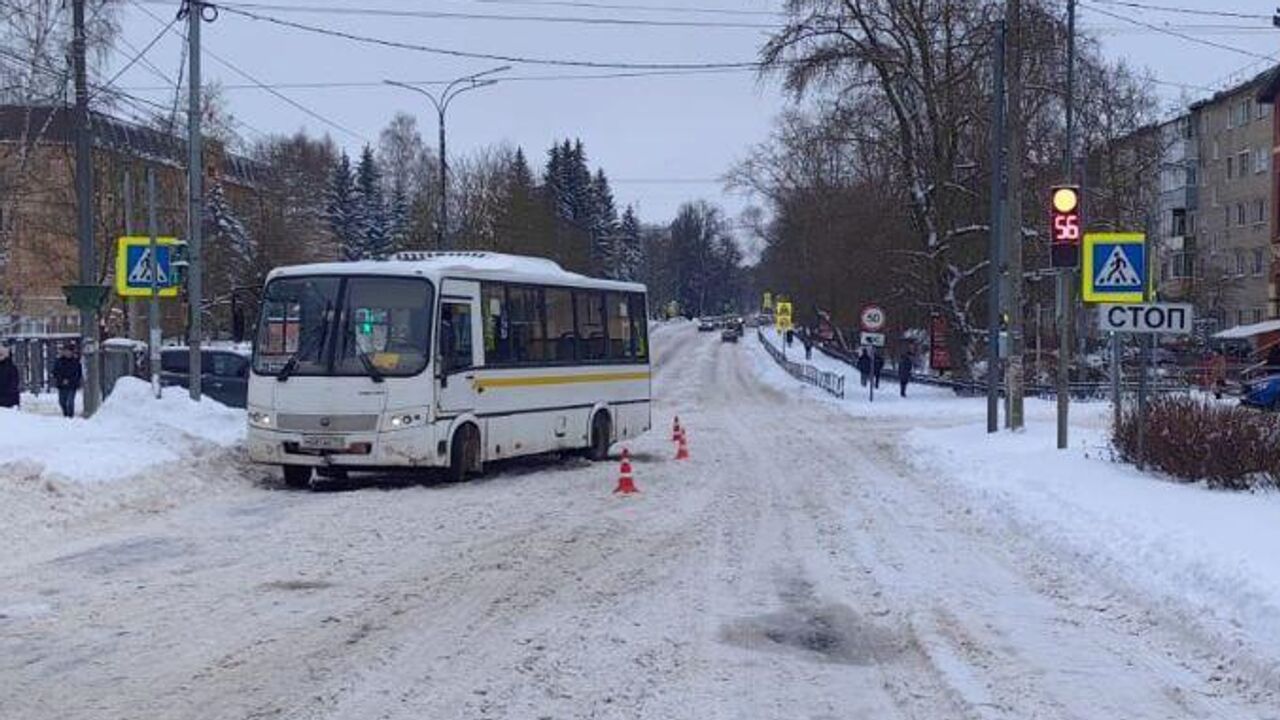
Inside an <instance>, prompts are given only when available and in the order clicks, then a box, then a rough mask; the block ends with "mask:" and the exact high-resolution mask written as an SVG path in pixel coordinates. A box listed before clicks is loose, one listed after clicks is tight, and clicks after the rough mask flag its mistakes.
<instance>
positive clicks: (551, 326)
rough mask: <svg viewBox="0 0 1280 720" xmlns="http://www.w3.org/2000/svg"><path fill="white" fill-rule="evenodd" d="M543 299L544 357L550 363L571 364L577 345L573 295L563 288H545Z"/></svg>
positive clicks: (574, 357) (575, 354) (575, 356)
mask: <svg viewBox="0 0 1280 720" xmlns="http://www.w3.org/2000/svg"><path fill="white" fill-rule="evenodd" d="M543 298H544V300H543V304H544V306H545V308H546V318H547V348H546V352H545V353H544V357H545V358H546V359H547V360H549V361H552V362H572V361H573V360H574V359H576V358H577V344H578V333H577V330H575V329H574V326H573V293H572V292H570V291H569V290H566V289H564V288H547V289H546V290H544V291H543Z"/></svg>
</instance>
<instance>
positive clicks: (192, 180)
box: [187, 0, 204, 400]
mask: <svg viewBox="0 0 1280 720" xmlns="http://www.w3.org/2000/svg"><path fill="white" fill-rule="evenodd" d="M203 10H204V3H203V2H202V0H187V42H188V43H189V47H188V48H187V57H188V60H189V63H188V65H187V75H188V78H187V95H188V98H189V100H190V102H189V104H188V106H187V150H188V152H189V155H188V160H187V249H188V253H189V257H188V263H189V264H188V266H187V303H188V305H189V308H188V313H189V316H190V319H189V320H188V324H187V343H188V346H189V347H190V350H191V356H190V361H189V365H190V369H189V371H188V386H187V387H188V390H189V391H190V393H191V399H192V400H199V399H200V375H201V372H202V368H201V367H200V341H201V339H202V338H201V335H202V334H203V332H204V330H203V327H202V323H201V320H202V318H201V315H202V313H201V305H203V304H204V292H203V290H204V289H203V283H202V280H203V278H202V273H203V270H204V268H203V265H202V262H201V246H202V244H203V243H202V242H201V237H200V233H201V230H202V229H203V228H202V224H203V222H204V218H203V205H204V189H203V187H202V181H203V179H204V178H203V173H204V168H203V160H204V149H203V147H202V144H203V143H202V138H201V136H200V112H201V109H200V15H201V12H202V11H203Z"/></svg>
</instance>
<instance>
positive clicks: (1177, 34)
mask: <svg viewBox="0 0 1280 720" xmlns="http://www.w3.org/2000/svg"><path fill="white" fill-rule="evenodd" d="M1096 1H1100V0H1084V2H1085V3H1087V4H1088V6H1089V9H1090V11H1091V12H1096V13H1099V14H1101V15H1106V16H1107V17H1110V18H1114V19H1116V20H1122V21H1124V22H1127V23H1130V24H1133V25H1138V26H1141V27H1145V28H1150V29H1152V30H1155V31H1156V32H1161V33H1164V34H1165V35H1169V36H1171V37H1176V38H1180V39H1182V40H1186V41H1188V42H1193V43H1197V44H1199V45H1204V46H1206V47H1211V48H1217V49H1219V50H1226V51H1228V52H1233V53H1237V54H1239V55H1244V56H1247V57H1253V58H1262V59H1265V60H1271V59H1272V58H1271V56H1269V55H1263V54H1261V53H1256V52H1253V51H1252V50H1245V49H1244V48H1238V47H1236V46H1234V45H1227V44H1225V43H1220V42H1216V41H1213V40H1205V39H1204V38H1198V37H1195V36H1193V35H1188V34H1186V33H1182V32H1178V31H1176V30H1170V29H1168V28H1164V27H1161V26H1159V25H1155V24H1152V23H1149V22H1146V21H1145V20H1138V19H1137V18H1131V17H1128V16H1126V15H1120V14H1118V13H1113V12H1111V11H1110V10H1103V9H1102V8H1100V7H1097V5H1096V4H1095V2H1096Z"/></svg>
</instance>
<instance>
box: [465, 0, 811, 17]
mask: <svg viewBox="0 0 1280 720" xmlns="http://www.w3.org/2000/svg"><path fill="white" fill-rule="evenodd" d="M470 2H473V3H479V4H483V5H517V6H521V5H522V6H526V7H530V6H531V7H564V8H581V9H586V10H632V11H636V12H663V13H687V14H691V15H693V14H701V15H736V16H739V17H786V13H782V12H777V11H773V10H740V9H733V8H712V7H693V6H678V5H635V4H627V3H606V2H585V1H580V0H470Z"/></svg>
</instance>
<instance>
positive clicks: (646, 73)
mask: <svg viewBox="0 0 1280 720" xmlns="http://www.w3.org/2000/svg"><path fill="white" fill-rule="evenodd" d="M754 72H756V70H755V68H710V69H703V70H637V71H635V72H616V73H581V74H552V75H512V76H506V75H504V76H503V77H502V82H503V83H504V84H506V83H520V82H564V81H574V80H618V79H628V78H659V77H675V78H679V77H698V76H702V75H727V74H737V73H754ZM404 82H405V84H407V85H423V86H432V85H448V84H449V83H450V82H451V81H450V80H406V81H404ZM267 85H268V86H269V87H273V88H276V89H280V90H341V89H375V88H376V89H382V90H385V89H386V87H387V84H386V82H384V81H383V80H349V81H342V80H330V81H323V80H322V81H314V82H277V83H267ZM220 87H221V88H222V89H223V90H260V89H262V88H261V87H260V86H258V85H251V84H240V83H224V84H223V85H221V86H220ZM129 89H130V90H134V91H137V92H142V91H155V90H165V89H168V86H166V87H159V86H154V85H153V86H145V85H143V86H130V87H129Z"/></svg>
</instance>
